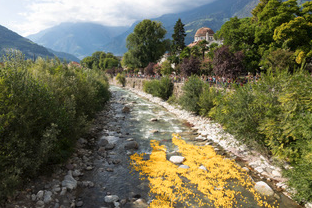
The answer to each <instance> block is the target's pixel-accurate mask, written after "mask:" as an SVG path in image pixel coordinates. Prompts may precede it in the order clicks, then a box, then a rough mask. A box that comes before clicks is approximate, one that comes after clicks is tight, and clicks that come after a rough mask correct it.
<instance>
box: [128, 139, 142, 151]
mask: <svg viewBox="0 0 312 208" xmlns="http://www.w3.org/2000/svg"><path fill="white" fill-rule="evenodd" d="M125 149H126V150H130V149H139V144H138V143H137V142H136V141H130V142H127V143H126V144H125Z"/></svg>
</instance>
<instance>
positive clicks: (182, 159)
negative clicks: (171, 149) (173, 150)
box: [169, 156, 185, 164]
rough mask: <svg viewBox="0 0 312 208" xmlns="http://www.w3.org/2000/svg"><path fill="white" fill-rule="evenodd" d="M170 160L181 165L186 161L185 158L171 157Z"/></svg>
mask: <svg viewBox="0 0 312 208" xmlns="http://www.w3.org/2000/svg"><path fill="white" fill-rule="evenodd" d="M169 160H170V161H171V162H172V163H174V164H180V163H183V161H184V160H185V157H182V156H171V157H170V159H169Z"/></svg>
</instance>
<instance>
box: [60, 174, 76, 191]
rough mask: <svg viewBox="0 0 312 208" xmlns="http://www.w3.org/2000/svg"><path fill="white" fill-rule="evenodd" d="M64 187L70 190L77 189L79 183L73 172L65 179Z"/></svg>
mask: <svg viewBox="0 0 312 208" xmlns="http://www.w3.org/2000/svg"><path fill="white" fill-rule="evenodd" d="M62 186H63V187H66V188H67V189H69V190H73V189H75V188H77V181H76V180H75V179H74V178H73V176H72V175H71V172H70V174H68V175H66V176H65V177H64V180H63V181H62Z"/></svg>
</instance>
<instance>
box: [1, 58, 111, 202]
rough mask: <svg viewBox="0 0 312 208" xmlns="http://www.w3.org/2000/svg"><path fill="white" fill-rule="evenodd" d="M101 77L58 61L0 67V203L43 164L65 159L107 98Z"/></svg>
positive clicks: (15, 61)
mask: <svg viewBox="0 0 312 208" xmlns="http://www.w3.org/2000/svg"><path fill="white" fill-rule="evenodd" d="M108 87H109V85H108V82H107V79H106V77H105V75H104V73H103V72H101V71H97V70H89V69H85V68H82V67H79V66H74V65H66V64H62V63H60V62H59V61H58V60H44V59H41V58H38V59H37V60H36V62H32V61H30V60H24V57H23V56H22V55H20V54H15V55H13V56H11V57H8V58H5V60H4V64H3V65H1V66H0V190H1V192H0V202H1V201H3V200H5V198H6V197H7V196H9V195H11V194H12V193H13V192H14V190H16V188H18V187H19V186H20V185H21V184H22V183H23V182H24V181H25V180H26V179H28V178H31V177H34V176H36V175H37V174H38V173H39V172H40V171H41V170H43V169H44V168H45V167H46V166H47V165H48V164H56V163H60V162H62V161H64V160H66V159H67V158H68V156H69V155H70V154H71V151H72V150H73V148H74V146H75V142H76V140H77V139H78V138H79V135H81V134H82V133H84V132H85V130H86V127H87V125H88V122H89V121H90V120H91V119H92V117H93V116H94V114H95V112H97V111H99V110H101V109H102V108H103V107H104V105H105V102H107V101H108V99H109V97H110V93H109V91H108Z"/></svg>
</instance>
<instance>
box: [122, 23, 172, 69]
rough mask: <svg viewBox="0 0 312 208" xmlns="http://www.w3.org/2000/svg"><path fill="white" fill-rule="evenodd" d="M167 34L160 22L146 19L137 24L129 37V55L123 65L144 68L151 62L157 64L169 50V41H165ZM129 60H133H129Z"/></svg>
mask: <svg viewBox="0 0 312 208" xmlns="http://www.w3.org/2000/svg"><path fill="white" fill-rule="evenodd" d="M166 33H167V31H166V30H165V29H164V28H163V26H162V24H161V23H160V22H156V21H151V20H148V19H146V20H143V21H142V22H140V23H139V24H137V25H136V26H135V28H134V31H133V33H131V34H130V35H129V36H128V37H127V48H128V52H127V53H128V54H127V56H125V57H124V59H125V60H124V61H123V63H124V64H125V63H131V65H132V66H134V67H138V68H144V67H146V66H147V65H148V64H149V63H150V62H157V61H158V60H159V59H160V57H161V56H162V55H163V54H164V53H165V51H166V50H167V48H168V40H165V39H164V37H165V34H166ZM129 58H130V59H132V60H127V59H129Z"/></svg>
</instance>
